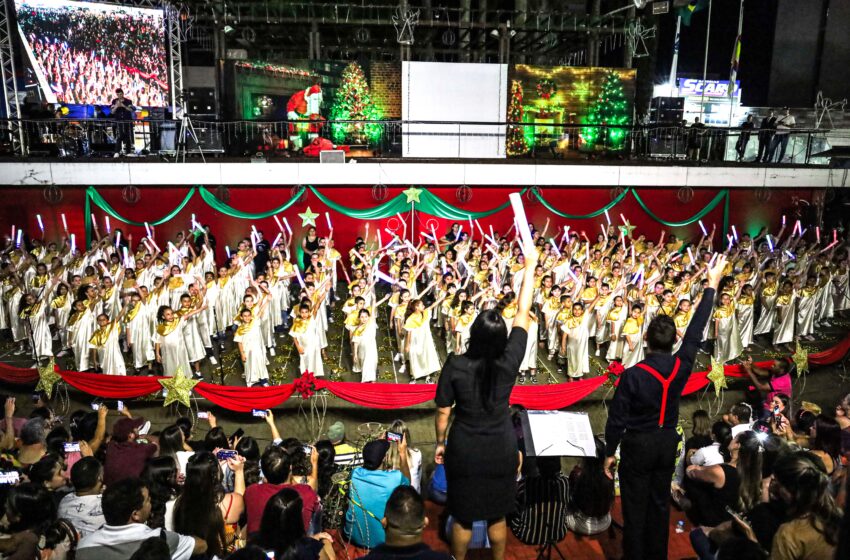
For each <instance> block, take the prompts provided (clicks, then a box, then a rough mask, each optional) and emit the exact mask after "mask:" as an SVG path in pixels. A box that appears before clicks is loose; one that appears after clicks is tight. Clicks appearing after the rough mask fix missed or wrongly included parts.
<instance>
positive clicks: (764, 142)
mask: <svg viewBox="0 0 850 560" xmlns="http://www.w3.org/2000/svg"><path fill="white" fill-rule="evenodd" d="M774 130H776V117H775V116H774V115H773V111H770V112H769V113H768V114H767V116H766V117H764V118H763V119H762V120H761V126H760V127H759V136H758V138H759V153H758V155H757V156H756V161H767V155H768V152H770V142H771V140H772V139H773V131H774Z"/></svg>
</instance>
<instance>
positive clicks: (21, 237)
mask: <svg viewBox="0 0 850 560" xmlns="http://www.w3.org/2000/svg"><path fill="white" fill-rule="evenodd" d="M23 233H24V230H22V229H19V230H18V240H17V242H16V243H15V245H17V247H18V248H20V247H21V241H23Z"/></svg>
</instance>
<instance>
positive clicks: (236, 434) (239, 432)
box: [230, 428, 245, 439]
mask: <svg viewBox="0 0 850 560" xmlns="http://www.w3.org/2000/svg"><path fill="white" fill-rule="evenodd" d="M244 435H245V430H243V429H242V428H239V429H238V430H236V431H235V432H233V435H232V436H230V439H238V438H241V437H242V436H244Z"/></svg>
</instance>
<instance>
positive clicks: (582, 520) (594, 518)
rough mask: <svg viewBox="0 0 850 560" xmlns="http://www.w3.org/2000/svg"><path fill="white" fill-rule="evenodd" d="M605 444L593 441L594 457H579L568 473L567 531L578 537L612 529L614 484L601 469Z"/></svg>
mask: <svg viewBox="0 0 850 560" xmlns="http://www.w3.org/2000/svg"><path fill="white" fill-rule="evenodd" d="M604 462H605V444H604V443H603V442H602V440H600V439H598V438H597V439H596V456H595V457H582V460H581V462H580V463H579V464H578V465H576V467H575V468H573V470H572V472H571V473H570V477H569V481H570V503H569V511H568V512H567V528H568V529H569V530H570V531H572V532H574V533H576V534H578V535H595V534H598V533H601V532H602V531H605V530H607V529H608V527H609V526H610V525H611V506H612V505H613V504H614V481H613V480H611V479H610V478H608V476H607V475H606V474H605V470H604V469H603V464H604Z"/></svg>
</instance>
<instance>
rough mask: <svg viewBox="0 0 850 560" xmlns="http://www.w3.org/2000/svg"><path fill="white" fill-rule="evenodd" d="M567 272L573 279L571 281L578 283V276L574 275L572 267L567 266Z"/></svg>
mask: <svg viewBox="0 0 850 560" xmlns="http://www.w3.org/2000/svg"><path fill="white" fill-rule="evenodd" d="M567 274H569V275H570V277H571V278H572V279H573V281H575V282H576V283H578V277H577V276H576V273H575V272H573V269H572V268H570V267H567Z"/></svg>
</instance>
